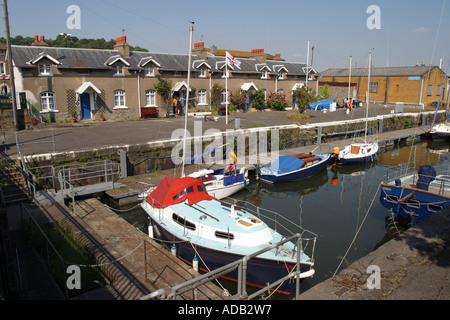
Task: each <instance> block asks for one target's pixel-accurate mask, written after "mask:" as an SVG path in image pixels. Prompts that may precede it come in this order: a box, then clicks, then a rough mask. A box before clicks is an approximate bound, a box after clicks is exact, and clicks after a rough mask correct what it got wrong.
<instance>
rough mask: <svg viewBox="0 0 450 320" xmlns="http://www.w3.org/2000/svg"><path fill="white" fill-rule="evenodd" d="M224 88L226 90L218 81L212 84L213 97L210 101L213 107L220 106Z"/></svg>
mask: <svg viewBox="0 0 450 320" xmlns="http://www.w3.org/2000/svg"><path fill="white" fill-rule="evenodd" d="M223 90H224V87H223V86H221V85H220V84H218V83H215V84H213V85H212V87H211V98H210V101H209V103H210V104H211V107H213V108H216V107H218V106H220V99H221V96H222V91H223Z"/></svg>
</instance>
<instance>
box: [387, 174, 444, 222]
mask: <svg viewBox="0 0 450 320" xmlns="http://www.w3.org/2000/svg"><path fill="white" fill-rule="evenodd" d="M380 187H381V191H380V202H381V204H382V205H383V206H385V207H386V208H388V209H391V210H392V212H393V214H394V217H399V218H400V219H403V220H405V221H406V223H409V224H411V225H414V224H416V223H419V222H421V221H423V220H425V219H426V218H428V217H429V216H430V215H432V214H434V213H435V212H438V211H440V210H442V209H443V208H444V207H446V206H447V205H449V204H450V176H449V175H447V174H445V173H444V174H437V173H436V170H435V169H434V168H433V167H432V166H430V165H423V166H421V167H420V168H419V170H418V171H417V172H414V173H405V174H403V175H399V176H396V177H394V178H392V179H389V180H387V181H385V182H382V183H381V184H380Z"/></svg>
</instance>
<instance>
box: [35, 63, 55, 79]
mask: <svg viewBox="0 0 450 320" xmlns="http://www.w3.org/2000/svg"><path fill="white" fill-rule="evenodd" d="M38 72H39V75H40V76H51V75H52V66H51V64H49V63H41V64H39V65H38Z"/></svg>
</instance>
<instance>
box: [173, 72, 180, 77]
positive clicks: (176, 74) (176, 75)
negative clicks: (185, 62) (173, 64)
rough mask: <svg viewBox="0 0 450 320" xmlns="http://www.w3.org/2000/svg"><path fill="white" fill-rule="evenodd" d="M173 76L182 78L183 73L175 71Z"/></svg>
mask: <svg viewBox="0 0 450 320" xmlns="http://www.w3.org/2000/svg"><path fill="white" fill-rule="evenodd" d="M173 76H174V77H181V72H180V71H175V72H174V73H173Z"/></svg>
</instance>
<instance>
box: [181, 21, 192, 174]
mask: <svg viewBox="0 0 450 320" xmlns="http://www.w3.org/2000/svg"><path fill="white" fill-rule="evenodd" d="M193 33H194V22H191V27H190V28H189V59H188V77H187V93H186V105H185V112H184V137H183V159H182V161H183V165H182V168H181V176H182V177H184V163H185V161H186V137H187V117H188V108H189V91H190V88H191V84H190V83H191V56H192V34H193Z"/></svg>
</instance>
